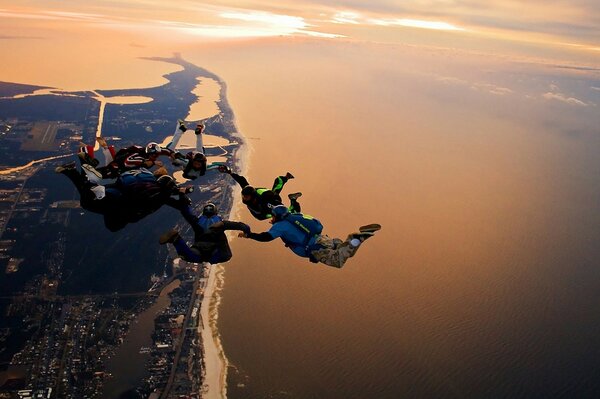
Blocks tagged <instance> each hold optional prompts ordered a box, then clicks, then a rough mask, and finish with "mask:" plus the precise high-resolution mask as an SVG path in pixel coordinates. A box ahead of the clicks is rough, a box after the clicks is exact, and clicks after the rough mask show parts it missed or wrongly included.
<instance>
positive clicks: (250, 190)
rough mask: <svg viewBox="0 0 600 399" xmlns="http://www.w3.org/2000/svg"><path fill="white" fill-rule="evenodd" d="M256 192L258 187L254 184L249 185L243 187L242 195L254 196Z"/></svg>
mask: <svg viewBox="0 0 600 399" xmlns="http://www.w3.org/2000/svg"><path fill="white" fill-rule="evenodd" d="M254 194H256V189H255V188H254V187H253V186H250V185H248V186H246V187H244V188H242V195H252V196H254Z"/></svg>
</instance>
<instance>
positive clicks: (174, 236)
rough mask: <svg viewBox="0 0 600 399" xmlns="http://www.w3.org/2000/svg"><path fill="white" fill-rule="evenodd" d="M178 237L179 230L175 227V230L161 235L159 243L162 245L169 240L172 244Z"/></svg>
mask: <svg viewBox="0 0 600 399" xmlns="http://www.w3.org/2000/svg"><path fill="white" fill-rule="evenodd" d="M178 238H179V232H178V231H177V230H175V229H173V230H169V231H167V232H166V233H165V234H163V235H162V236H160V238H159V239H158V243H159V244H160V245H164V244H166V243H168V242H170V243H171V244H172V243H174V242H175V240H177V239H178Z"/></svg>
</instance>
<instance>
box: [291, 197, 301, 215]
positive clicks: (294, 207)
mask: <svg viewBox="0 0 600 399" xmlns="http://www.w3.org/2000/svg"><path fill="white" fill-rule="evenodd" d="M301 196H302V193H292V194H288V198H289V199H290V206H289V207H288V209H289V211H290V213H300V212H302V208H301V207H300V203H299V202H298V198H300V197H301Z"/></svg>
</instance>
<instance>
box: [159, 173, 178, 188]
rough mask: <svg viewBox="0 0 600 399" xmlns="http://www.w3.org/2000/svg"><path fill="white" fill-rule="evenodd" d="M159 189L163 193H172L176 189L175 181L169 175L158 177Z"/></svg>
mask: <svg viewBox="0 0 600 399" xmlns="http://www.w3.org/2000/svg"><path fill="white" fill-rule="evenodd" d="M156 181H157V182H158V184H159V185H160V187H161V188H162V189H163V190H165V191H173V190H174V189H175V188H176V187H177V183H175V179H173V178H172V177H171V176H169V175H163V176H161V177H159V178H158V179H157V180H156Z"/></svg>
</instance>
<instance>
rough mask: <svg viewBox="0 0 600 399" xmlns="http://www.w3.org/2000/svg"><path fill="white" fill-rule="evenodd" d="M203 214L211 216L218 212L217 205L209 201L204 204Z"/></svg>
mask: <svg viewBox="0 0 600 399" xmlns="http://www.w3.org/2000/svg"><path fill="white" fill-rule="evenodd" d="M202 214H203V215H204V216H206V217H211V216H214V215H216V214H217V206H216V205H215V204H213V203H212V202H209V203H208V204H206V205H204V208H202Z"/></svg>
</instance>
